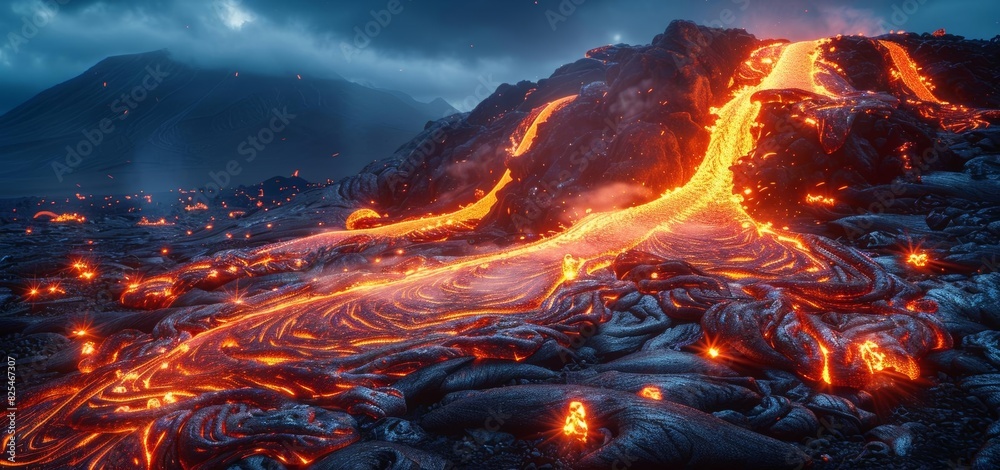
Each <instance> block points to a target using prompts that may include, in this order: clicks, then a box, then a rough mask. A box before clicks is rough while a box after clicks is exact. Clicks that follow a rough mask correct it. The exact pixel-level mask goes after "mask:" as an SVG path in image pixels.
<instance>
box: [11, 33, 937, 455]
mask: <svg viewBox="0 0 1000 470" xmlns="http://www.w3.org/2000/svg"><path fill="white" fill-rule="evenodd" d="M822 45H823V42H822V41H809V42H800V43H794V44H787V45H780V46H769V47H767V48H764V49H761V50H758V51H757V52H756V53H755V54H754V55H753V56H752V57H751V58H750V62H754V63H753V66H754V67H760V66H761V61H762V60H763V59H765V58H766V59H768V61H767V62H766V63H768V64H771V67H772V68H771V70H770V71H769V72H767V73H766V76H764V77H763V78H762V81H761V82H760V83H759V84H758V85H756V86H752V87H746V88H744V89H741V90H737V91H736V92H735V94H734V96H733V97H732V99H731V100H730V101H729V102H728V103H727V104H726V105H725V106H724V107H723V108H721V109H720V110H719V111H718V113H717V114H718V116H719V118H718V121H717V123H716V127H715V128H714V129H713V131H712V134H711V141H710V143H709V147H708V150H707V152H706V154H705V157H704V160H703V161H702V163H701V165H700V167H699V168H698V170H697V172H696V173H695V175H694V176H693V177H692V179H691V180H690V181H689V182H688V183H687V184H686V185H684V186H683V187H681V188H678V189H676V190H673V191H669V192H667V193H666V194H663V195H662V196H661V197H659V198H658V199H656V200H654V201H653V202H650V203H647V204H644V205H640V206H637V207H633V208H630V209H626V210H621V211H616V212H609V213H597V214H592V215H590V216H588V217H587V218H585V219H583V220H582V221H580V222H578V223H577V224H575V225H574V226H572V227H571V228H569V229H568V230H566V231H565V232H564V233H562V234H559V235H557V236H554V237H552V238H549V239H545V240H542V241H538V242H534V243H529V244H524V245H522V246H516V247H513V248H506V249H501V248H497V249H495V250H494V252H492V253H487V254H482V255H475V256H469V257H466V258H461V259H457V260H454V261H451V262H448V263H445V264H444V265H442V266H431V267H426V268H423V269H419V270H415V271H413V272H408V273H383V274H380V275H373V276H368V277H365V278H363V280H361V281H358V280H357V279H350V280H342V279H318V280H316V281H315V282H314V283H313V285H312V286H310V287H309V288H293V289H285V290H279V291H277V292H275V293H273V294H267V295H261V296H258V297H256V298H247V299H244V300H243V302H241V303H239V304H236V305H213V306H203V307H191V308H182V309H178V310H176V311H175V312H173V313H171V314H170V315H169V316H167V317H166V319H165V320H164V321H162V322H161V323H160V324H159V325H158V326H157V327H156V329H155V330H154V331H153V333H152V334H140V333H136V332H128V331H125V332H121V333H119V334H116V335H114V336H112V337H110V338H107V339H105V340H104V341H103V342H102V343H101V344H100V345H99V346H98V347H97V349H96V350H95V351H93V352H92V353H91V354H90V355H89V356H87V358H86V359H85V360H84V361H83V362H82V363H81V367H80V368H81V373H80V374H74V375H71V376H69V377H66V378H63V379H61V380H59V381H58V382H55V383H53V384H50V385H47V386H46V387H44V388H43V389H40V390H36V391H35V392H34V393H33V394H32V395H31V398H30V400H31V401H30V403H27V404H26V406H25V407H24V408H23V409H22V415H21V419H22V420H23V422H25V423H29V426H30V428H28V429H26V430H25V432H24V433H23V437H22V438H21V440H20V441H19V442H18V443H17V445H18V446H19V448H20V452H19V454H20V455H22V456H23V458H21V459H19V461H18V462H17V464H18V465H22V466H29V467H34V466H38V465H43V464H44V465H52V466H77V467H91V468H138V467H147V468H157V467H164V466H166V467H176V466H184V467H203V468H211V467H216V466H219V465H222V464H225V463H228V462H232V461H233V460H234V459H237V458H239V457H243V456H248V455H260V454H263V455H269V456H272V457H274V458H277V459H279V460H280V461H282V462H284V463H285V464H286V465H289V466H303V465H306V464H308V463H309V462H311V461H313V460H314V459H316V458H317V457H319V456H322V455H324V454H326V453H329V452H330V451H331V450H333V449H337V448H340V447H343V446H345V445H348V444H350V443H351V442H353V441H355V440H357V439H358V435H357V432H356V431H355V430H354V427H353V418H352V417H351V415H352V414H353V415H358V414H362V413H365V414H370V415H374V416H383V415H393V414H398V413H400V412H401V411H403V410H405V403H404V401H403V397H401V396H400V393H399V392H398V391H397V390H395V389H393V388H392V384H393V383H394V382H395V381H396V380H397V379H398V378H399V377H402V376H404V375H406V374H408V373H410V372H412V371H414V370H416V369H418V368H420V367H423V366H426V365H429V364H433V363H435V362H439V361H441V360H444V359H446V358H451V357H460V356H476V357H480V358H508V359H523V358H525V357H527V356H529V355H531V354H532V353H534V352H535V351H536V350H537V349H538V348H539V347H540V346H541V345H542V343H543V342H544V341H546V340H547V339H555V340H557V341H559V342H562V343H565V342H566V341H567V339H568V338H569V337H570V335H573V334H575V333H576V332H578V330H579V328H580V327H581V325H583V324H585V323H587V322H600V321H602V320H604V319H606V317H607V315H608V311H607V309H606V308H604V303H605V302H606V301H609V300H612V299H614V298H615V297H616V295H617V294H616V293H617V292H618V287H619V286H620V285H622V284H624V283H626V282H629V280H626V279H623V278H622V276H616V275H615V273H613V272H612V270H611V269H607V268H608V267H609V266H612V265H614V264H615V262H616V259H618V258H619V257H620V256H622V255H623V253H626V252H645V253H652V254H655V255H656V256H659V257H662V258H664V259H670V260H681V261H685V262H687V263H689V264H690V265H692V266H694V267H695V268H697V269H699V270H701V271H702V272H703V273H705V274H706V275H709V276H713V277H717V278H719V279H723V280H724V282H723V283H721V284H720V285H718V286H715V287H713V288H698V289H696V294H697V295H693V297H696V298H698V299H701V301H703V302H706V303H710V304H711V307H710V308H709V309H708V311H707V312H706V313H705V314H704V317H703V318H702V319H701V322H702V326H703V328H704V329H705V332H706V334H708V335H710V336H712V337H714V338H717V339H718V340H719V341H722V342H724V343H725V344H726V345H727V348H729V349H730V350H735V351H738V352H739V353H741V354H743V355H744V356H746V357H747V358H749V359H751V360H753V361H757V362H759V363H761V364H767V365H769V366H771V367H780V368H785V369H787V370H790V371H794V372H796V373H798V374H799V375H801V376H802V377H805V378H807V379H810V380H813V381H816V382H817V383H820V384H823V383H827V384H831V385H845V386H854V387H866V386H871V385H874V384H876V383H877V382H878V381H879V378H880V377H882V376H883V375H884V374H885V373H887V372H889V371H890V370H892V371H895V372H896V373H900V374H903V375H905V376H908V377H910V378H916V377H918V375H919V371H918V369H917V365H916V360H917V358H919V357H921V356H922V355H924V354H925V353H927V352H928V351H930V350H933V349H937V348H944V347H947V346H949V342H950V339H949V337H948V335H947V334H946V333H944V330H943V328H942V327H941V324H940V322H939V321H938V320H937V319H936V318H934V316H933V314H932V312H928V311H925V310H929V309H928V308H925V304H924V303H922V302H919V298H920V294H919V292H918V291H916V289H915V288H913V287H911V286H908V285H907V284H905V283H903V282H902V281H899V280H898V279H896V278H894V277H893V276H891V275H889V274H887V273H886V272H885V271H884V270H883V269H882V268H881V267H879V266H878V265H877V264H875V263H874V262H872V261H871V260H870V259H868V258H867V257H865V256H864V255H861V254H859V253H857V252H855V251H854V250H852V249H849V248H845V247H842V246H840V245H838V244H836V243H834V242H832V241H829V240H826V239H822V238H819V237H814V236H806V235H799V234H794V233H789V232H785V231H781V230H777V229H773V228H771V225H770V224H767V223H764V222H762V221H755V220H753V219H752V218H751V217H750V216H749V215H748V214H747V213H746V212H745V211H744V210H743V208H742V207H741V199H740V198H739V196H735V195H734V194H733V182H732V173H731V171H730V170H729V167H730V165H732V164H733V162H734V161H735V160H736V159H737V158H739V157H740V156H743V155H746V154H748V153H750V151H751V150H752V149H753V147H754V145H755V139H754V137H753V132H752V130H753V126H754V123H755V121H756V117H757V114H758V112H759V111H760V109H761V102H760V101H761V100H767V99H770V98H769V97H771V96H774V95H773V92H780V91H782V90H787V89H796V90H800V91H804V92H807V94H809V95H810V96H812V98H810V99H813V100H817V102H821V104H822V105H823V107H824V109H826V110H833V111H836V112H842V113H850V112H853V111H852V108H853V107H856V106H857V104H858V102H859V101H863V100H877V98H872V97H869V96H865V95H862V94H860V93H858V92H857V91H855V90H852V89H851V88H850V86H849V85H848V84H847V83H846V81H844V80H843V78H842V77H840V76H839V75H837V72H836V71H835V70H833V69H832V68H830V67H829V66H828V65H827V64H825V63H824V62H823V61H822V60H821V57H820V56H821V52H820V51H821V46H822ZM890 50H893V51H894V52H893V57H894V58H895V57H896V55H897V54H898V53H899V52H900V51H902V50H901V49H900V50H899V51H895V50H894V49H890ZM902 53H903V54H905V51H902ZM772 62H773V64H772ZM911 86H912V85H911ZM573 99H574V98H573V97H568V98H564V99H562V100H557V101H554V102H552V103H550V104H549V105H548V106H546V107H545V108H544V109H543V110H541V112H539V113H538V114H537V115H535V116H534V118H533V119H534V120H533V122H532V123H531V126H529V129H528V132H526V135H525V137H524V138H523V139H522V141H521V143H520V144H519V145H518V146H517V148H515V150H514V153H513V155H514V156H517V155H520V154H522V153H524V152H525V151H527V150H528V149H529V148H530V145H531V143H532V141H533V139H534V134H535V133H536V132H538V125H539V124H540V123H543V122H544V121H545V120H546V119H549V118H550V117H551V116H553V115H555V114H557V113H558V112H559V111H560V109H562V108H563V107H564V106H566V105H567V104H569V103H570V102H572V100H573ZM821 124H822V123H821ZM819 127H822V126H819ZM820 132H823V130H822V129H820ZM509 181H510V175H509V172H508V173H507V174H505V175H504V176H503V177H502V178H501V179H500V181H499V182H498V184H497V186H496V187H495V188H494V189H493V191H491V192H490V193H489V194H488V195H486V196H485V197H483V198H482V199H481V200H480V201H479V202H477V203H475V204H473V205H472V206H469V207H467V208H465V209H462V210H460V211H458V212H456V213H454V214H449V215H446V216H441V217H437V218H433V219H421V220H415V221H408V222H402V223H399V224H392V225H386V226H382V227H373V228H368V229H361V230H355V231H345V232H336V233H329V234H323V235H318V236H314V237H310V238H306V239H302V240H298V241H294V242H291V243H288V244H282V245H278V246H273V247H268V248H265V249H263V250H258V251H257V252H255V253H253V254H252V255H251V256H249V257H248V258H247V259H257V258H260V257H264V258H267V259H268V260H273V262H275V263H279V262H285V261H287V259H286V258H288V257H290V256H292V257H294V256H297V255H298V254H301V253H303V252H306V251H309V250H315V249H319V248H322V247H324V246H329V245H334V244H337V243H340V242H341V241H343V240H345V239H347V238H349V237H356V236H359V235H364V236H369V237H397V236H403V235H405V234H407V233H410V232H413V231H419V230H423V229H424V228H425V227H437V228H440V227H445V228H448V227H449V226H452V225H454V226H455V228H456V229H457V228H459V227H464V228H466V229H468V228H469V227H472V226H473V225H474V222H475V221H476V220H478V219H480V218H482V217H483V216H485V215H486V214H487V213H488V212H489V211H490V209H491V208H492V207H493V206H494V204H495V203H496V193H497V191H499V190H500V189H501V188H502V187H503V186H504V185H505V184H507V183H508V182H509ZM218 268H219V266H217V265H215V264H212V263H201V264H195V265H192V266H188V267H186V268H185V269H187V270H190V271H192V272H197V276H196V277H203V276H208V274H209V272H210V271H212V270H217V269H218ZM176 277H177V276H166V277H163V278H159V279H153V280H148V281H147V282H146V283H145V284H143V285H139V286H133V288H132V289H131V290H130V292H128V293H127V294H126V299H125V300H126V301H127V303H131V304H136V305H144V304H145V305H159V304H161V303H162V304H169V301H164V299H168V298H169V297H171V296H172V295H175V294H176V293H177V292H179V291H180V290H181V289H183V288H185V287H189V286H191V285H193V284H194V283H195V282H194V281H190V282H185V283H182V284H183V285H181V284H178V283H177V282H176V281H177V279H176ZM632 281H635V280H634V279H633V280H632ZM642 282H645V283H646V284H645V285H647V286H649V288H650V289H651V290H659V291H664V290H669V289H674V288H680V287H684V286H685V284H683V283H676V282H674V281H671V279H670V277H669V276H668V277H662V276H661V277H658V278H657V279H645V280H642ZM672 282H673V283H672ZM151 295H152V296H153V297H158V298H159V300H157V299H155V298H154V299H152V300H149V301H147V300H144V299H146V298H147V297H149V296H151ZM827 313H830V315H824V314H827ZM831 318H832V319H833V320H831ZM872 361H876V362H874V363H873V362H872ZM336 410H343V411H336ZM303 423H305V424H303ZM5 444H6V441H5Z"/></svg>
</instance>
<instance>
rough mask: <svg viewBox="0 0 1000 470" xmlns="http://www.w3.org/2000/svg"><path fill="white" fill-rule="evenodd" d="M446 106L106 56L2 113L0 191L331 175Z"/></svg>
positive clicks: (335, 83) (342, 85)
mask: <svg viewBox="0 0 1000 470" xmlns="http://www.w3.org/2000/svg"><path fill="white" fill-rule="evenodd" d="M451 112H457V111H456V110H454V109H453V108H451V107H450V106H448V105H447V103H445V102H444V101H443V100H435V101H434V102H432V103H420V102H418V101H416V100H414V99H413V98H411V97H409V96H408V95H406V94H404V93H401V92H397V91H388V90H376V89H372V88H368V87H365V86H362V85H359V84H356V83H352V82H349V81H345V80H342V79H313V78H310V77H305V76H298V77H297V76H287V77H274V76H265V75H260V74H254V73H241V72H237V71H226V70H207V69H198V68H194V67H191V66H188V65H185V64H183V63H180V62H178V61H175V60H173V59H172V58H171V56H170V54H169V52H167V51H162V50H161V51H155V52H149V53H143V54H133V55H124V56H116V57H110V58H107V59H105V60H103V61H101V62H100V63H98V64H97V65H95V66H94V67H92V68H90V69H89V70H87V71H86V72H84V73H83V74H81V75H79V76H77V77H75V78H73V79H70V80H68V81H66V82H63V83H61V84H59V85H56V86H54V87H52V88H49V89H48V90H45V91H43V92H41V93H39V94H38V95H36V96H35V97H33V98H31V99H30V100H28V101H26V102H24V103H23V104H21V105H19V106H17V107H16V108H14V109H12V110H11V111H9V112H7V113H6V114H4V115H3V116H0V163H2V167H3V168H4V169H3V171H2V172H0V197H17V196H27V195H39V196H48V195H65V194H73V193H77V192H80V193H88V194H91V193H93V194H111V193H130V192H135V191H139V190H145V191H150V192H152V191H163V190H167V189H175V188H203V187H206V185H208V186H211V185H212V184H213V183H214V184H216V185H221V186H228V185H235V184H240V183H253V182H258V181H261V180H263V179H266V178H268V177H271V176H274V175H276V174H291V173H292V172H293V171H295V170H301V175H302V176H303V177H304V178H306V179H309V180H314V181H316V180H324V179H327V178H330V179H339V178H341V177H344V176H348V175H352V174H354V173H356V172H357V171H358V170H359V169H360V168H361V167H363V166H364V165H365V164H367V163H369V162H371V161H372V160H375V159H379V158H383V157H386V156H389V155H390V154H391V153H392V152H393V151H394V150H395V149H396V148H397V147H398V146H399V145H401V144H403V143H405V142H407V141H408V140H410V139H411V138H412V137H413V135H415V134H416V133H417V132H419V131H420V130H421V129H423V127H424V125H425V124H426V122H427V121H428V120H436V119H439V118H441V117H443V115H446V114H448V113H451ZM223 183H224V184H223Z"/></svg>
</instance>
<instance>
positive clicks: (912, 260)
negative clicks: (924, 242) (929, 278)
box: [906, 252, 930, 268]
mask: <svg viewBox="0 0 1000 470" xmlns="http://www.w3.org/2000/svg"><path fill="white" fill-rule="evenodd" d="M906 262H907V264H910V265H912V266H916V267H918V268H923V267H925V266H927V263H928V262H930V258H929V257H928V256H927V253H917V252H914V253H910V255H909V256H907V257H906Z"/></svg>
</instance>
